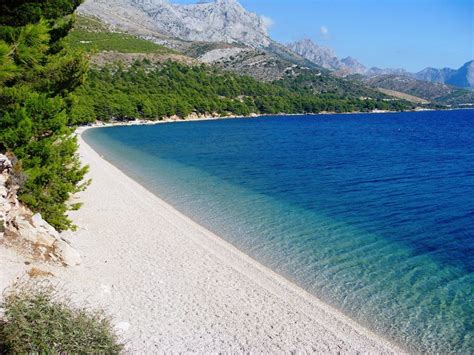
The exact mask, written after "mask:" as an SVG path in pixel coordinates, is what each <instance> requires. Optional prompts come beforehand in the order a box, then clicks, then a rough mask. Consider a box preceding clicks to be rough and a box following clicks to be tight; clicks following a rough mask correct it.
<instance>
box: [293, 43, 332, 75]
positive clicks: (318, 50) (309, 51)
mask: <svg viewBox="0 0 474 355" xmlns="http://www.w3.org/2000/svg"><path fill="white" fill-rule="evenodd" d="M287 47H288V48H289V49H290V50H292V51H293V52H295V53H297V54H299V55H300V56H302V57H303V58H306V59H308V60H310V61H311V62H313V63H315V64H317V65H319V66H321V67H323V68H326V69H330V70H337V69H340V67H341V63H340V62H339V59H337V56H336V53H335V52H334V51H333V50H332V49H331V48H327V47H323V46H319V45H317V44H316V43H314V42H313V41H312V40H311V39H308V38H306V39H302V40H300V41H297V42H294V43H290V44H288V46H287Z"/></svg>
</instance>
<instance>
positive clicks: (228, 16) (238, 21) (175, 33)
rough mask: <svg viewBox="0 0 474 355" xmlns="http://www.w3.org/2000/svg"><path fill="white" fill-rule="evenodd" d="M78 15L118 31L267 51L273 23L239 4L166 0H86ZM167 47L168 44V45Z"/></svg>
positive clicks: (222, 0) (232, 0) (233, 0)
mask: <svg viewBox="0 0 474 355" xmlns="http://www.w3.org/2000/svg"><path fill="white" fill-rule="evenodd" d="M78 12H79V13H82V14H86V15H92V16H94V17H98V18H100V19H101V20H103V21H104V22H105V23H107V24H109V25H111V26H114V27H115V28H121V29H124V28H126V29H127V30H128V32H133V33H136V34H137V33H140V34H147V33H152V34H154V37H157V38H161V39H162V40H163V37H165V39H166V37H167V38H170V39H172V38H180V39H182V40H185V41H204V42H219V43H237V44H241V43H243V44H245V45H247V46H249V47H252V48H263V47H268V46H269V45H270V43H271V40H270V38H269V35H268V28H269V27H270V26H271V21H270V20H269V19H268V18H266V17H262V16H258V15H257V14H255V13H252V12H250V11H247V10H246V9H244V8H243V7H242V6H241V5H240V4H239V2H238V1H236V0H216V1H206V2H199V3H197V4H187V5H181V4H174V3H171V2H169V1H165V0H153V1H151V0H122V1H110V0H87V1H85V2H84V3H83V4H82V5H81V6H80V7H79V9H78ZM165 45H166V43H165Z"/></svg>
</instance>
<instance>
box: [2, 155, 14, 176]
mask: <svg viewBox="0 0 474 355" xmlns="http://www.w3.org/2000/svg"><path fill="white" fill-rule="evenodd" d="M12 167H13V165H12V162H11V161H10V159H8V157H7V156H6V155H3V154H0V173H1V172H3V171H4V170H7V169H11V168H12Z"/></svg>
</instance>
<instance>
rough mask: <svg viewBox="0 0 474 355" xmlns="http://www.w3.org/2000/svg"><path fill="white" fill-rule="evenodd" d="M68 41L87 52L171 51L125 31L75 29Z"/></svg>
mask: <svg viewBox="0 0 474 355" xmlns="http://www.w3.org/2000/svg"><path fill="white" fill-rule="evenodd" d="M68 42H69V43H70V45H71V46H72V47H74V48H81V49H83V50H85V51H87V52H93V51H99V52H103V51H112V52H118V53H169V52H170V50H168V49H167V48H165V47H163V46H159V45H157V44H155V43H152V42H150V41H147V40H144V39H140V38H137V37H134V36H131V35H128V34H125V33H114V32H88V31H84V30H73V31H71V33H70V34H69V35H68Z"/></svg>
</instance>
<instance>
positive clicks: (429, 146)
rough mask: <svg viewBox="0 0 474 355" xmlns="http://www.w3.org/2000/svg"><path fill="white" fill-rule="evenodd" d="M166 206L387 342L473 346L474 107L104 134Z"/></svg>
mask: <svg viewBox="0 0 474 355" xmlns="http://www.w3.org/2000/svg"><path fill="white" fill-rule="evenodd" d="M84 138H85V139H86V141H87V142H88V143H89V144H91V145H92V146H93V148H94V149H96V150H97V151H99V152H100V154H102V155H104V157H105V158H106V159H108V160H109V161H111V162H112V163H114V164H115V165H117V166H118V167H119V168H121V169H122V170H124V171H125V172H126V173H127V174H129V175H130V176H132V177H133V178H135V179H136V180H138V181H139V182H141V183H142V184H144V185H145V186H147V187H148V188H149V189H150V190H151V191H153V192H155V193H156V194H157V195H159V196H160V197H161V198H163V199H164V200H166V201H167V202H169V203H170V204H172V205H173V206H175V207H176V208H177V209H179V210H180V211H182V212H183V213H185V214H186V215H188V216H190V217H192V218H193V219H195V220H196V221H197V222H199V223H200V224H202V225H204V226H205V227H207V228H208V229H210V230H211V231H213V232H216V233H217V234H219V235H220V236H222V237H223V238H224V239H226V240H227V241H229V242H231V243H232V244H234V245H236V246H237V247H238V248H239V249H241V250H242V251H244V252H246V253H247V254H249V255H251V256H252V257H254V258H255V259H257V260H259V261H260V262H262V263H263V264H265V265H267V266H269V267H270V268H272V269H273V270H275V271H277V272H279V273H280V274H282V275H284V276H286V277H287V278H288V279H290V280H292V281H294V282H295V283H297V284H299V285H300V286H302V287H303V288H305V289H306V290H308V291H309V292H311V293H313V294H315V295H316V296H318V297H320V298H321V299H323V300H325V301H326V302H328V303H330V304H332V305H334V306H336V307H337V308H339V309H341V310H343V311H344V312H345V313H347V314H348V315H350V316H351V317H352V318H354V319H355V320H357V321H359V322H361V323H363V324H364V325H366V326H368V327H369V328H371V329H373V330H375V331H376V332H378V333H380V334H383V335H385V336H387V337H388V338H390V339H392V340H394V341H396V342H398V343H400V344H403V345H405V346H406V347H408V348H410V349H413V350H419V351H440V352H472V351H473V349H474V317H473V315H474V302H473V300H474V298H473V285H474V274H473V270H474V258H473V251H474V111H468V110H464V111H445V112H423V113H400V114H387V115H339V116H299V117H267V118H258V119H237V120H225V121H203V122H186V123H174V124H163V125H157V126H134V127H113V128H104V129H94V130H90V131H87V132H86V133H85V134H84Z"/></svg>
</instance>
